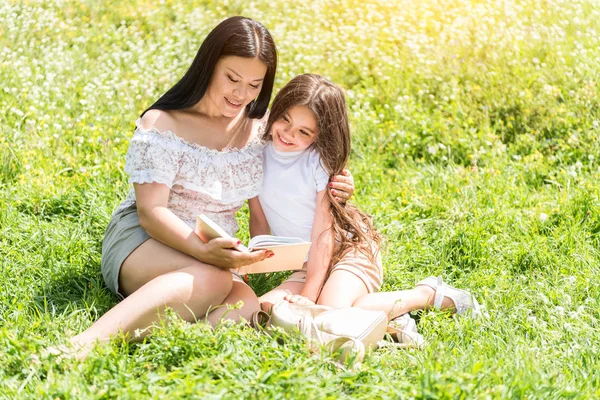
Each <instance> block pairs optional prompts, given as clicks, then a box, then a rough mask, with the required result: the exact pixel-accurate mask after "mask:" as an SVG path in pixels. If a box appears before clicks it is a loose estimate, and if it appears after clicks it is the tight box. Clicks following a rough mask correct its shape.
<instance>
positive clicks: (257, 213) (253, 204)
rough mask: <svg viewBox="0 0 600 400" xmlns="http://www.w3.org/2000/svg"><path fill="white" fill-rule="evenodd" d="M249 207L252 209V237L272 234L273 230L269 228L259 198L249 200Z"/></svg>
mask: <svg viewBox="0 0 600 400" xmlns="http://www.w3.org/2000/svg"><path fill="white" fill-rule="evenodd" d="M248 207H249V208H250V237H254V236H258V235H268V234H270V233H271V228H269V223H268V222H267V217H265V213H264V211H263V209H262V206H261V205H260V200H258V196H256V197H253V198H251V199H250V200H248Z"/></svg>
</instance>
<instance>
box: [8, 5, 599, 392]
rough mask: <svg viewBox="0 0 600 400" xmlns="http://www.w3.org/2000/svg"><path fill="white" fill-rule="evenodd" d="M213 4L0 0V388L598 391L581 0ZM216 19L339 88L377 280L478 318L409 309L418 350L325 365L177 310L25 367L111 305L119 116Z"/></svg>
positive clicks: (586, 41)
mask: <svg viewBox="0 0 600 400" xmlns="http://www.w3.org/2000/svg"><path fill="white" fill-rule="evenodd" d="M221 3H222V2H213V1H203V2H198V1H196V2H192V1H173V0H166V1H163V2H157V1H147V0H140V1H133V0H129V1H115V0H113V1H104V2H101V3H100V2H92V1H79V2H71V1H65V0H62V1H59V0H54V1H51V0H40V1H33V0H31V1H29V0H21V1H15V0H8V1H4V2H2V4H1V5H0V82H1V85H0V109H1V110H2V112H1V113H0V360H1V363H2V365H1V366H0V398H36V399H40V398H49V399H50V398H52V399H54V398H61V399H67V398H73V399H75V398H76V399H80V398H124V399H126V398H140V397H152V398H178V397H198V398H231V399H238V398H348V399H349V398H369V399H370V398H447V399H454V398H581V399H587V398H592V397H599V396H600V372H599V371H600V362H599V361H598V360H600V331H599V330H600V312H599V310H600V289H598V288H599V287H600V280H599V279H598V275H599V274H600V267H599V265H600V237H599V235H600V199H599V196H600V185H599V184H598V182H599V181H600V163H599V157H600V139H599V137H600V87H599V84H598V82H600V67H599V65H600V36H599V35H600V22H598V21H600V6H599V5H598V3H597V2H596V1H593V0H589V1H570V2H563V1H552V0H546V1H535V0H523V1H505V2H492V1H466V0H462V1H461V0H452V1H444V2H439V1H431V0H424V1H419V2H413V1H401V0H397V1H389V2H381V4H378V3H376V2H372V1H354V0H352V1H344V2H342V1H330V2H325V1H319V2H285V1H270V2H267V1H257V2H253V3H249V2H245V1H235V0H232V1H229V2H227V5H223V4H221ZM234 14H243V15H246V16H249V17H253V18H255V19H257V20H259V21H261V22H263V23H264V24H265V25H266V26H267V27H268V28H269V29H270V31H271V32H272V34H273V36H274V37H275V40H276V43H277V45H278V48H279V51H280V60H281V62H280V68H279V71H278V77H277V81H276V84H277V87H278V88H279V87H281V86H282V85H283V84H284V83H285V82H286V81H287V80H288V79H289V78H291V77H292V76H294V75H296V74H299V73H303V72H314V73H320V74H323V75H326V76H329V77H331V79H333V80H334V81H335V82H337V83H339V84H340V85H341V86H343V87H344V88H345V89H346V93H347V98H348V102H349V107H350V110H351V117H352V121H351V122H352V127H353V130H354V141H353V154H352V158H351V169H352V172H353V174H354V177H355V179H356V183H357V192H356V195H355V202H356V203H358V204H360V205H361V207H362V208H363V209H364V210H365V211H368V212H369V213H371V214H372V215H373V216H374V218H375V222H376V225H377V227H378V228H379V230H380V231H381V232H383V233H384V234H385V235H386V236H387V242H386V243H387V244H386V252H385V257H384V264H385V267H386V274H385V284H384V288H383V289H384V290H390V289H403V288H409V287H412V285H414V283H415V282H417V281H418V280H420V279H422V278H424V277H427V276H429V275H440V274H441V275H443V276H444V277H445V278H446V279H447V280H449V281H451V282H452V283H454V284H456V285H457V286H459V287H464V288H468V289H470V290H472V291H473V292H474V293H475V294H476V295H477V297H478V298H479V299H480V300H481V301H482V302H483V303H484V304H485V312H486V313H487V315H488V316H489V318H487V319H484V320H481V321H471V320H469V319H455V318H451V317H449V316H448V315H445V314H440V313H435V312H425V313H421V314H420V315H419V317H420V320H419V329H420V331H421V332H422V333H423V334H424V335H425V337H426V338H427V340H428V341H429V343H430V345H429V346H428V347H427V348H425V349H424V350H422V351H417V350H406V351H391V350H387V349H384V350H379V351H377V352H375V353H373V354H372V355H371V356H370V357H368V358H367V359H366V361H365V362H364V364H363V365H362V366H359V367H357V368H354V369H347V370H341V369H338V368H337V367H336V366H335V365H334V364H333V363H332V362H331V359H329V358H328V357H327V356H325V355H315V354H310V353H309V352H307V351H306V350H305V348H304V346H303V344H302V342H301V341H300V340H297V339H293V338H291V339H288V340H287V342H286V344H285V345H282V344H280V343H279V342H278V341H277V340H275V339H271V338H269V337H266V336H265V335H262V334H259V333H257V332H255V331H253V330H251V329H248V328H241V327H239V326H235V325H231V324H223V325H221V326H219V327H217V328H216V329H211V328H210V327H208V326H207V325H205V324H202V323H200V324H187V323H184V322H182V321H180V320H177V319H175V320H174V321H173V322H172V323H170V324H165V325H162V326H160V327H157V329H156V331H155V334H154V335H153V336H152V338H151V339H150V340H147V341H145V342H144V343H140V344H126V343H122V342H121V341H120V340H118V339H116V340H115V341H114V342H113V343H112V344H110V345H108V346H103V347H100V348H97V349H96V350H95V351H94V352H93V353H92V355H91V356H90V357H89V358H88V359H87V360H86V361H84V362H81V363H79V362H76V361H73V360H65V361H63V362H62V363H57V362H56V361H55V360H53V359H46V358H42V360H41V363H40V364H34V363H31V360H32V355H34V354H39V353H40V352H41V350H42V349H43V348H45V347H47V346H49V345H53V344H57V343H63V342H64V341H65V340H66V338H67V337H68V336H70V335H73V334H75V333H78V332H80V331H82V330H84V329H85V328H86V327H88V326H89V325H90V324H91V323H92V322H93V321H95V320H96V319H97V318H98V317H99V316H100V315H101V314H102V313H104V312H105V311H106V310H108V309H109V308H110V307H112V306H113V305H114V304H116V299H115V298H114V297H113V296H112V295H111V294H110V292H109V291H108V290H107V289H106V288H105V287H104V284H103V281H102V276H101V274H100V266H99V264H100V246H101V241H102V235H103V232H104V228H105V227H106V225H107V223H108V220H109V219H110V214H111V213H112V211H113V209H114V208H115V207H116V205H117V204H118V203H119V202H120V201H121V200H122V199H123V198H124V195H125V193H126V191H127V176H126V174H125V173H124V172H123V167H124V161H125V157H124V156H125V152H126V149H127V144H128V139H129V137H130V136H131V134H132V128H133V122H134V121H135V119H136V118H137V116H138V115H139V113H140V112H141V111H142V110H143V109H145V107H147V106H148V105H149V104H151V103H152V102H153V101H154V100H155V99H156V98H157V97H158V96H159V95H160V94H161V93H162V92H164V91H165V90H166V89H167V88H168V87H170V85H172V84H173V83H174V82H176V80H177V79H178V78H179V77H180V76H181V75H182V74H183V72H184V71H185V69H186V68H187V66H188V65H189V64H190V62H191V59H192V58H193V56H194V54H195V52H196V50H197V48H198V47H199V45H200V43H201V41H202V39H203V38H204V36H205V35H206V34H207V33H208V31H209V30H210V29H211V28H212V27H213V26H215V25H216V24H217V23H218V22H219V21H220V20H221V19H223V18H225V17H226V16H230V15H234ZM239 217H240V218H239V219H240V225H241V226H242V231H241V232H240V235H239V236H240V237H241V238H244V239H246V238H247V231H246V226H247V210H246V209H244V210H243V211H242V212H241V213H240V215H239ZM278 279H281V275H273V276H255V277H252V280H251V283H252V284H253V286H254V288H255V289H256V291H257V292H258V293H264V292H265V291H266V290H268V289H270V288H272V287H273V286H274V285H276V284H277V282H278Z"/></svg>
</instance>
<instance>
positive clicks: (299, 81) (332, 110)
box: [263, 74, 382, 268]
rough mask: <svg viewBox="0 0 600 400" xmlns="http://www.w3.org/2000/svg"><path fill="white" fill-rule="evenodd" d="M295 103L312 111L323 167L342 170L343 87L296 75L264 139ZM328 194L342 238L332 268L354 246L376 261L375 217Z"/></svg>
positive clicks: (346, 151) (345, 146)
mask: <svg viewBox="0 0 600 400" xmlns="http://www.w3.org/2000/svg"><path fill="white" fill-rule="evenodd" d="M294 106H306V107H308V109H309V110H311V111H312V112H313V114H314V115H315V119H316V120H317V125H318V128H319V132H318V133H317V138H316V140H315V142H314V143H313V144H312V145H311V146H314V148H316V149H317V151H318V152H319V155H320V157H321V163H322V164H323V168H325V170H326V171H327V172H328V173H329V176H330V177H331V176H333V175H339V174H341V173H342V170H343V169H344V168H345V166H346V163H347V162H348V158H349V157H350V125H349V123H348V111H347V107H346V99H345V97H344V92H343V91H342V89H340V87H338V86H337V85H335V84H334V83H332V82H331V81H329V80H327V79H325V78H323V77H322V76H320V75H314V74H304V75H298V76H296V77H295V78H293V79H292V80H291V81H289V82H288V83H287V85H285V86H284V87H283V88H282V89H281V90H280V91H279V93H277V96H275V100H273V104H272V105H271V112H270V114H269V120H268V122H267V127H266V129H265V133H264V136H263V139H266V140H272V138H273V137H272V135H271V127H272V126H273V123H274V122H275V121H277V120H278V119H279V118H281V117H282V116H283V114H285V113H286V112H287V111H288V110H289V109H290V108H292V107H294ZM327 196H328V198H329V211H330V213H331V216H332V218H333V227H332V231H331V232H330V233H331V234H333V235H334V237H335V239H336V240H337V241H338V242H339V245H338V246H335V247H334V249H333V252H332V255H331V263H330V265H329V268H331V267H332V266H333V265H335V264H336V263H337V262H338V261H339V260H340V259H341V258H342V257H343V256H344V254H345V253H346V252H348V251H349V250H352V249H356V250H357V251H360V252H361V253H363V254H364V255H365V256H366V257H367V258H368V259H369V261H371V262H372V263H373V264H376V263H377V252H378V251H379V247H380V245H381V240H382V237H381V235H380V234H379V233H378V232H377V231H376V230H375V227H374V226H373V220H372V218H371V217H370V216H369V215H367V214H365V213H364V212H362V211H360V210H359V209H358V208H356V206H354V205H353V204H350V203H349V202H348V203H346V205H345V206H344V205H340V204H339V202H338V201H337V200H335V199H334V197H333V195H332V194H331V190H328V191H327Z"/></svg>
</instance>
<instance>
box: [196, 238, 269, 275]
mask: <svg viewBox="0 0 600 400" xmlns="http://www.w3.org/2000/svg"><path fill="white" fill-rule="evenodd" d="M238 244H239V241H238V240H237V239H225V238H216V239H213V240H211V241H209V242H208V243H205V244H204V248H203V253H202V255H201V257H200V258H199V259H200V261H202V262H205V263H207V264H211V265H214V266H216V267H219V268H223V269H230V268H239V267H243V266H244V265H249V264H254V263H256V262H259V261H262V260H264V259H265V258H268V257H272V256H273V252H272V251H269V250H258V251H253V252H251V253H246V252H241V251H238V250H235V249H234V247H235V246H237V245H238Z"/></svg>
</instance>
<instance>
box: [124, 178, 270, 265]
mask: <svg viewBox="0 0 600 400" xmlns="http://www.w3.org/2000/svg"><path fill="white" fill-rule="evenodd" d="M133 187H134V189H135V196H136V203H137V210H138V216H139V219H140V225H141V226H142V228H144V229H145V230H146V232H147V233H148V235H150V237H152V238H153V239H155V240H158V241H159V242H161V243H164V244H165V245H167V246H169V247H171V248H173V249H175V250H179V251H181V252H182V253H185V254H187V255H190V256H192V257H194V258H196V259H197V260H200V261H202V262H205V263H207V264H211V265H214V266H217V267H221V268H237V267H241V266H244V265H248V264H253V263H255V262H258V261H261V260H264V259H265V258H266V257H267V252H265V251H256V252H253V253H242V252H240V251H236V250H233V249H232V247H234V246H236V245H237V239H224V238H218V239H213V240H211V241H210V242H208V243H204V242H202V240H200V237H198V235H196V233H195V232H194V231H193V230H192V229H191V228H190V227H189V226H188V225H187V224H186V223H185V222H183V221H182V220H181V219H180V218H179V217H177V216H176V215H175V214H173V212H172V211H171V210H169V209H168V208H167V204H168V200H169V191H170V189H169V188H168V186H166V185H163V184H160V183H144V184H137V183H134V184H133Z"/></svg>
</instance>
